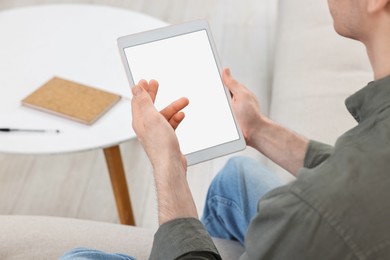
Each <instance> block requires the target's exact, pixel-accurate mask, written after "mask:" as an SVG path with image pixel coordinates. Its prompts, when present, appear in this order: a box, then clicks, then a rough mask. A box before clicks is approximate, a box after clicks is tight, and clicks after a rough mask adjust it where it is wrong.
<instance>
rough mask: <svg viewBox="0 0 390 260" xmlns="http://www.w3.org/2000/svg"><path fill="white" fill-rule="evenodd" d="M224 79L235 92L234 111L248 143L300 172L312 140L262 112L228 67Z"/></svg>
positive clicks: (295, 172)
mask: <svg viewBox="0 0 390 260" xmlns="http://www.w3.org/2000/svg"><path fill="white" fill-rule="evenodd" d="M222 78H223V81H224V83H225V85H226V87H227V88H228V89H229V90H230V93H231V94H232V106H233V111H234V114H235V115H236V117H237V120H238V123H239V124H240V126H241V129H242V132H243V134H244V137H245V141H246V143H247V144H248V145H249V146H252V147H253V148H255V149H256V150H258V151H259V152H261V153H263V154H264V155H265V156H267V157H268V158H270V159H271V160H272V161H274V162H275V163H277V164H279V165H280V166H281V167H283V168H284V169H286V170H288V171H289V172H291V173H292V174H293V175H297V173H298V171H299V169H300V168H302V167H303V164H304V158H305V154H306V151H307V147H308V144H309V141H308V140H307V139H306V138H304V137H302V136H300V135H298V134H296V133H294V132H293V131H291V130H289V129H287V128H285V127H283V126H281V125H279V124H277V123H275V122H273V121H272V120H270V119H269V118H267V117H266V116H264V115H263V114H261V112H260V107H259V104H258V102H257V99H256V96H255V95H254V94H253V93H252V92H250V91H249V90H248V89H247V88H246V87H245V86H244V85H242V84H240V83H239V82H237V81H236V80H235V79H234V78H233V77H232V76H231V73H230V70H229V69H224V71H223V73H222Z"/></svg>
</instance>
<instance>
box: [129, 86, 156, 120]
mask: <svg viewBox="0 0 390 260" xmlns="http://www.w3.org/2000/svg"><path fill="white" fill-rule="evenodd" d="M145 82H146V81H145ZM146 84H147V83H146ZM142 85H144V84H143V83H142V82H140V83H139V84H138V85H135V86H134V87H133V88H132V92H133V99H132V108H133V111H134V112H138V111H143V110H145V109H148V108H154V105H153V101H152V98H151V96H150V95H149V93H148V92H147V91H146V90H145V89H144V88H143V87H142Z"/></svg>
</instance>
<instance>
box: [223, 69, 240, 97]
mask: <svg viewBox="0 0 390 260" xmlns="http://www.w3.org/2000/svg"><path fill="white" fill-rule="evenodd" d="M222 80H223V83H225V85H226V87H227V88H228V89H229V90H230V92H231V93H232V94H233V95H234V94H235V93H237V91H238V90H239V88H240V84H239V83H238V81H237V80H235V79H234V78H233V76H232V74H231V72H230V69H228V68H225V69H224V70H223V72H222Z"/></svg>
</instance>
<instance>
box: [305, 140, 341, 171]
mask: <svg viewBox="0 0 390 260" xmlns="http://www.w3.org/2000/svg"><path fill="white" fill-rule="evenodd" d="M333 151H334V147H333V146H331V145H328V144H324V143H320V142H317V141H314V140H311V141H310V143H309V148H308V149H307V152H306V155H305V161H304V167H305V168H308V169H312V168H314V167H316V166H318V165H320V164H321V163H323V162H324V161H326V159H328V158H329V157H330V156H331V155H332V154H333Z"/></svg>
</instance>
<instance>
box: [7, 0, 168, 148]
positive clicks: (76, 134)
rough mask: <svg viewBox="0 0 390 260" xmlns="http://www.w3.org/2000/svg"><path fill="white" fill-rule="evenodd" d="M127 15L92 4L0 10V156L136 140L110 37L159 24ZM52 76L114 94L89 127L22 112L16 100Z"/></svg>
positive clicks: (123, 78) (128, 93) (127, 94)
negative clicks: (110, 103)
mask: <svg viewBox="0 0 390 260" xmlns="http://www.w3.org/2000/svg"><path fill="white" fill-rule="evenodd" d="M165 25H166V24H165V23H164V22H162V21H160V20H157V19H154V18H151V17H148V16H146V15H142V14H139V13H135V12H132V11H128V10H122V9H118V8H112V7H107V6H96V5H64V4H59V5H46V6H35V7H25V8H19V9H11V10H6V11H2V12H0V35H1V41H0V93H1V94H0V128H21V129H59V130H60V131H61V132H60V133H59V134H55V133H26V132H0V152H7V153H23V154H47V153H65V152H75V151H82V150H88V149H95V148H106V147H110V146H114V145H117V144H119V143H121V142H124V141H126V140H129V139H131V138H134V137H135V134H134V131H133V129H132V127H131V107H130V97H131V91H130V87H129V83H128V81H127V79H126V74H125V71H124V68H123V65H122V63H121V60H120V56H119V51H118V47H117V41H116V40H117V38H118V37H120V36H124V35H128V34H132V33H135V32H140V31H145V30H149V29H154V28H157V27H162V26H165ZM54 76H57V77H61V78H64V79H68V80H72V81H75V82H78V83H81V84H85V85H89V86H93V87H96V88H99V89H103V90H107V91H110V92H113V93H116V94H119V95H121V96H122V97H124V98H122V100H121V101H120V102H119V103H117V104H116V105H115V106H114V107H113V108H111V109H110V110H109V111H108V112H107V113H106V114H104V115H103V117H101V118H100V119H99V120H98V121H97V122H95V123H94V124H93V125H92V126H87V125H83V124H81V123H78V122H74V121H72V120H69V119H65V118H61V117H58V116H55V115H51V114H49V113H45V112H41V111H38V110H35V109H31V108H27V107H24V106H22V105H21V100H22V99H23V98H25V97H26V96H27V95H29V94H30V93H31V92H33V91H34V90H35V89H37V88H38V87H40V86H41V85H43V84H44V83H45V82H47V81H48V80H49V79H51V78H52V77H54Z"/></svg>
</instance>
